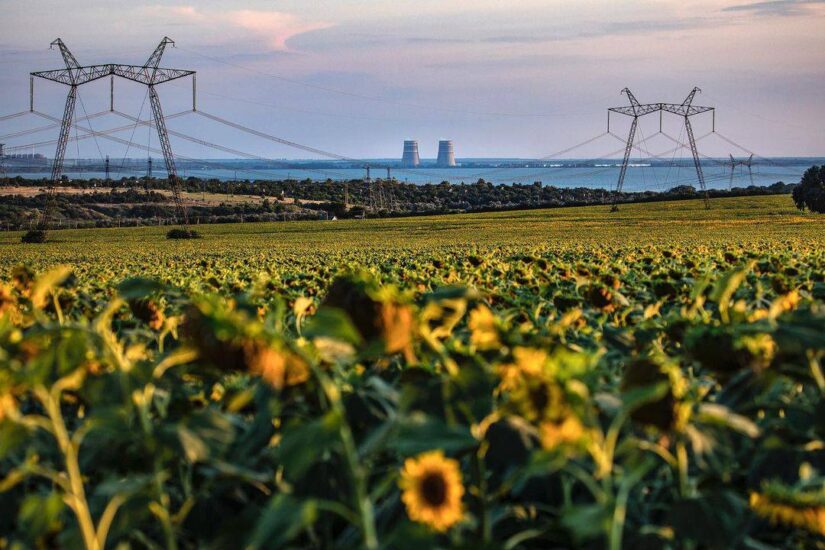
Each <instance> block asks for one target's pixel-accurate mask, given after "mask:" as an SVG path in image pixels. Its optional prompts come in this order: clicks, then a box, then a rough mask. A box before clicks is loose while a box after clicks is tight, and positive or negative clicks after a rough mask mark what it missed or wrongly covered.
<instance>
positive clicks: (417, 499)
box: [399, 451, 464, 533]
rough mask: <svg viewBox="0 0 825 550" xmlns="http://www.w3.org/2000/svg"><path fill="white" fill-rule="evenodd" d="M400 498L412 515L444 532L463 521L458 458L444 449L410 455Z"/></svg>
mask: <svg viewBox="0 0 825 550" xmlns="http://www.w3.org/2000/svg"><path fill="white" fill-rule="evenodd" d="M399 486H400V487H401V489H402V491H403V492H402V494H401V500H402V501H403V502H404V505H405V506H406V507H407V515H409V516H410V519H411V520H413V521H417V522H419V523H424V524H426V525H428V526H430V527H431V528H433V529H435V530H436V531H438V532H441V533H443V532H444V531H446V530H447V529H449V528H450V527H452V526H453V525H454V524H456V523H458V522H459V521H461V519H462V518H463V517H464V512H463V509H462V506H461V497H462V496H464V486H463V485H462V484H461V471H460V470H459V466H458V461H456V460H453V459H451V458H446V457H445V456H444V453H442V452H441V451H429V452H426V453H423V454H420V455H418V456H417V457H415V458H408V459H407V460H406V461H405V462H404V468H403V469H402V470H401V480H400V481H399Z"/></svg>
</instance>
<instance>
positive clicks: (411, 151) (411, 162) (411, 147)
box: [401, 139, 421, 168]
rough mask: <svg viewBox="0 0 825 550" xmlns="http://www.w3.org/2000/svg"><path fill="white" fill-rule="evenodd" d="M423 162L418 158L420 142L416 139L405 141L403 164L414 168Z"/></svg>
mask: <svg viewBox="0 0 825 550" xmlns="http://www.w3.org/2000/svg"><path fill="white" fill-rule="evenodd" d="M419 164H421V159H419V158H418V142H417V141H415V140H414V139H408V140H405V141H404V154H403V155H402V156H401V165H402V166H404V167H405V168H412V167H415V166H418V165H419Z"/></svg>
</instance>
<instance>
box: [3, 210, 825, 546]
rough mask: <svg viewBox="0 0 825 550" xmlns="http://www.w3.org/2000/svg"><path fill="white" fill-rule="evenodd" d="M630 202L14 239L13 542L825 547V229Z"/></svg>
mask: <svg viewBox="0 0 825 550" xmlns="http://www.w3.org/2000/svg"><path fill="white" fill-rule="evenodd" d="M786 200H787V198H786ZM756 204H757V208H758V207H759V204H761V203H756ZM763 207H764V208H767V209H772V208H776V207H775V206H766V207H765V206H764V205H763ZM603 210H604V209H602V210H599V211H595V212H594V211H593V210H579V211H578V212H575V213H561V214H560V216H561V218H560V219H557V220H552V221H550V222H548V221H546V220H544V221H543V220H542V219H540V218H539V217H538V215H537V214H532V213H531V214H524V215H520V218H519V219H518V220H517V223H515V226H516V227H510V226H506V225H504V224H503V223H502V221H503V220H502V218H501V217H499V216H500V215H491V216H487V217H484V216H479V217H457V218H445V219H443V221H441V222H440V223H441V225H438V224H433V225H431V226H428V227H427V228H423V227H419V226H420V225H421V224H422V222H421V220H416V221H415V222H414V223H413V222H411V221H405V222H398V221H392V222H390V221H387V222H382V223H379V222H372V223H369V224H365V225H356V226H354V227H353V228H349V227H348V226H346V225H344V226H335V227H330V228H328V229H325V230H324V231H322V232H320V233H318V234H311V233H300V234H299V232H306V231H307V228H308V227H310V226H305V225H298V224H296V226H295V227H296V229H295V230H294V233H292V234H291V237H292V238H284V237H285V236H284V234H282V233H277V234H276V235H277V237H278V243H285V244H277V243H273V240H271V239H270V238H269V237H268V236H267V234H266V233H265V231H266V230H267V229H266V226H250V227H251V229H250V228H247V227H244V230H246V231H249V233H246V234H242V235H237V236H236V235H232V234H231V231H234V228H232V229H231V230H229V229H226V228H209V229H208V230H206V231H204V238H203V239H202V240H201V241H198V242H180V243H171V242H168V241H166V240H165V238H164V235H163V233H162V232H161V231H159V230H158V231H154V232H152V233H143V232H140V233H135V234H133V233H129V232H123V233H122V236H123V238H122V239H119V242H118V246H119V247H120V248H116V247H114V245H112V246H111V247H110V245H108V244H106V243H107V242H108V241H110V240H112V238H111V232H108V231H107V232H106V235H105V236H102V237H101V236H98V235H97V234H95V233H81V234H80V235H81V237H83V238H85V239H86V241H87V242H88V241H89V240H91V241H94V242H95V243H96V245H95V247H86V248H83V247H76V248H73V249H71V250H68V249H61V248H59V247H57V246H56V245H54V244H47V245H45V246H44V247H42V248H38V250H37V254H32V253H29V252H27V251H26V250H27V248H26V247H24V246H23V245H20V244H14V245H10V244H9V245H8V246H7V248H9V249H11V250H12V252H11V253H9V254H8V255H7V256H2V257H0V548H5V547H10V548H13V547H86V548H95V549H102V548H104V547H107V548H108V547H111V548H116V547H123V548H127V547H134V548H144V547H149V548H158V547H160V548H163V547H168V548H181V549H183V548H239V547H240V548H281V547H292V548H295V547H301V548H329V547H349V548H365V547H366V548H378V547H387V548H396V547H397V548H402V547H418V548H423V547H465V548H469V547H472V548H476V547H478V548H548V547H549V548H566V547H593V548H614V549H616V548H620V547H625V548H637V547H639V548H642V547H653V548H684V547H694V548H708V547H710V548H719V547H724V548H737V547H742V548H749V547H750V548H761V547H775V548H816V547H817V546H816V545H818V544H821V537H822V536H823V533H822V532H821V529H820V530H819V531H817V525H821V524H817V523H816V521H817V518H819V517H823V515H825V506H823V503H824V502H825V499H824V498H823V494H825V485H824V484H823V477H822V476H823V473H825V455H823V446H824V445H825V444H824V443H823V438H825V432H823V427H822V421H821V419H822V418H823V414H824V413H825V399H824V396H825V376H823V369H822V361H823V357H825V331H823V329H822V327H823V326H825V296H823V294H822V292H821V289H822V285H823V283H825V279H823V273H825V247H823V246H822V240H821V234H822V233H821V230H822V227H821V225H818V224H819V223H820V222H819V221H818V220H816V219H815V220H813V221H809V220H810V219H809V218H808V217H805V216H799V215H797V218H790V219H788V225H790V226H791V227H790V228H788V227H784V226H781V225H776V226H771V227H770V228H766V229H763V230H762V231H756V230H754V229H753V227H754V225H756V226H757V227H758V224H754V222H753V219H752V218H748V216H759V215H762V214H759V213H758V211H757V213H754V212H753V211H752V210H750V209H749V208H742V209H741V210H739V209H736V210H733V211H732V212H728V213H727V214H728V217H727V218H726V220H718V219H717V220H715V221H714V220H713V219H710V218H702V217H701V216H712V215H713V214H706V213H704V211H703V210H701V206H698V207H697V210H696V211H695V212H693V213H688V214H684V219H681V216H683V214H682V213H680V212H665V213H662V214H661V217H662V218H665V217H667V218H668V219H670V220H671V222H672V223H673V224H674V225H675V226H676V228H668V227H663V228H662V229H661V231H660V232H659V234H657V237H661V238H662V239H666V241H664V240H663V241H657V238H655V237H648V236H645V235H641V234H640V232H637V231H636V230H635V229H632V227H633V226H636V225H641V226H643V227H646V226H647V224H651V223H653V221H655V219H653V218H652V216H651V213H650V211H649V210H646V209H644V208H639V209H636V210H634V208H627V209H623V210H622V211H621V213H620V215H621V216H623V217H625V218H624V219H623V221H620V222H616V221H615V220H613V221H606V222H604V223H605V225H604V226H602V227H603V229H604V231H603V234H601V235H592V233H593V229H592V227H593V226H594V225H595V224H598V223H601V222H599V221H597V220H596V219H595V218H596V217H598V216H597V214H598V215H599V216H601V215H603V216H606V213H605V212H603ZM789 210H790V209H789ZM790 211H791V212H792V210H790ZM545 215H546V214H545ZM717 215H718V213H717ZM564 216H571V217H570V218H565V217H564ZM740 216H741V219H740V218H739V217H740ZM691 217H694V218H697V219H694V220H690V219H689V218H691ZM574 219H575V221H577V222H582V221H584V220H583V219H589V220H590V221H589V222H586V223H589V224H592V225H589V226H587V227H581V226H580V225H576V224H573V223H571V222H572V221H573V220H574ZM651 220H653V221H651ZM742 220H744V221H742ZM799 220H805V221H799ZM507 221H509V222H510V223H513V222H512V220H509V218H508V219H507ZM794 224H796V225H794ZM281 225H282V226H283V225H286V224H281ZM729 225H730V227H729ZM709 226H715V227H716V234H715V238H714V239H710V238H709V236H708V233H709V231H708V227H709ZM809 226H813V227H809ZM312 227H317V226H312ZM417 228H418V229H417ZM548 228H552V229H553V230H554V231H555V234H553V235H552V236H551V237H548V236H546V234H547V233H549V232H550V231H549V229H548ZM373 229H377V231H373ZM279 231H280V230H279ZM290 231H292V230H290ZM415 231H418V235H419V237H420V240H419V242H417V243H411V242H409V239H410V235H412V234H413V233H414V232H415ZM573 232H576V233H577V236H576V237H575V238H573V237H572V236H571V235H572V233H573ZM806 232H809V233H806ZM622 233H624V236H620V234H622ZM388 234H389V235H388ZM459 234H460V235H463V240H462V241H461V242H460V243H459V244H456V242H451V239H453V238H454V237H455V236H456V235H459ZM61 235H66V236H65V237H64V238H65V239H73V238H80V237H75V235H76V234H74V233H71V232H66V233H65V234H64V233H61ZM398 235H404V236H405V237H406V238H407V242H405V243H402V244H401V245H399V244H398V243H397V240H398V239H397V237H398ZM288 236H289V235H288ZM288 236H287V237H288ZM605 236H607V237H611V238H613V237H615V239H614V240H613V241H611V242H607V241H609V239H607V238H606V237H605ZM95 239H99V240H97V241H95ZM104 239H105V240H104ZM335 239H337V240H335ZM468 241H472V242H473V244H469V245H468V244H466V243H467V242H468ZM319 243H325V244H319ZM393 243H395V244H393ZM287 244H288V246H287ZM368 245H369V246H368ZM201 247H202V248H201ZM124 248H125V250H124ZM29 254H31V255H29ZM21 260H27V261H28V263H30V264H31V265H32V266H31V267H26V268H21V267H16V266H17V264H19V262H20V261H21ZM60 263H65V264H70V265H71V267H70V268H69V267H60V266H59V265H58V264H60ZM430 451H441V452H443V458H441V459H440V460H441V461H442V464H446V465H454V466H455V468H456V470H457V472H459V476H460V480H459V481H458V482H457V483H460V484H461V487H462V488H463V492H462V493H461V494H462V497H461V503H462V509H461V514H460V515H461V519H460V521H457V522H454V523H451V524H450V525H448V528H447V529H445V530H443V532H442V531H439V530H436V529H434V528H432V526H431V525H429V524H423V523H416V522H414V521H413V520H411V519H410V517H411V516H410V513H409V498H405V496H406V497H409V496H410V495H409V494H406V493H407V492H408V491H410V489H408V488H407V489H403V490H402V489H401V488H400V485H399V482H400V481H401V480H402V477H403V475H404V474H403V472H405V471H406V467H407V466H408V465H409V464H410V463H411V459H412V460H413V461H414V460H415V459H417V458H419V457H421V456H422V453H428V452H430ZM445 467H446V466H445ZM453 483H456V482H455V481H454V482H453ZM448 488H449V487H448ZM442 490H446V489H444V488H443V487H442ZM442 492H443V491H442ZM817 514H819V515H817ZM812 518H813V519H812Z"/></svg>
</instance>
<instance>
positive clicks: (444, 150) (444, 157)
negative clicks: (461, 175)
mask: <svg viewBox="0 0 825 550" xmlns="http://www.w3.org/2000/svg"><path fill="white" fill-rule="evenodd" d="M435 164H436V166H441V167H446V166H455V151H453V142H452V140H449V139H442V140H439V142H438V158H437V159H436V161H435Z"/></svg>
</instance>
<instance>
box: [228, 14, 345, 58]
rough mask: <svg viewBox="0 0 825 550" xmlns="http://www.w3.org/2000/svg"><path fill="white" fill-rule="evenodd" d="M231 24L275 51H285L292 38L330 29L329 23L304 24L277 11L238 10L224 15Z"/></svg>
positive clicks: (289, 15)
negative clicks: (262, 41)
mask: <svg viewBox="0 0 825 550" xmlns="http://www.w3.org/2000/svg"><path fill="white" fill-rule="evenodd" d="M225 18H226V20H227V21H229V22H230V23H231V24H233V25H235V26H237V27H240V28H242V29H245V30H247V31H250V32H252V33H254V34H257V35H259V36H260V37H261V38H263V39H264V40H265V41H266V43H267V44H269V45H270V47H272V48H273V49H276V50H286V49H288V48H287V45H286V42H287V40H289V39H290V38H292V37H293V36H297V35H299V34H302V33H305V32H309V31H314V30H318V29H326V28H329V27H331V26H332V25H331V24H330V23H322V22H304V21H301V20H300V19H298V18H297V17H295V16H294V15H292V14H290V13H284V12H278V11H258V10H238V11H232V12H229V13H227V14H226V16H225Z"/></svg>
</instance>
